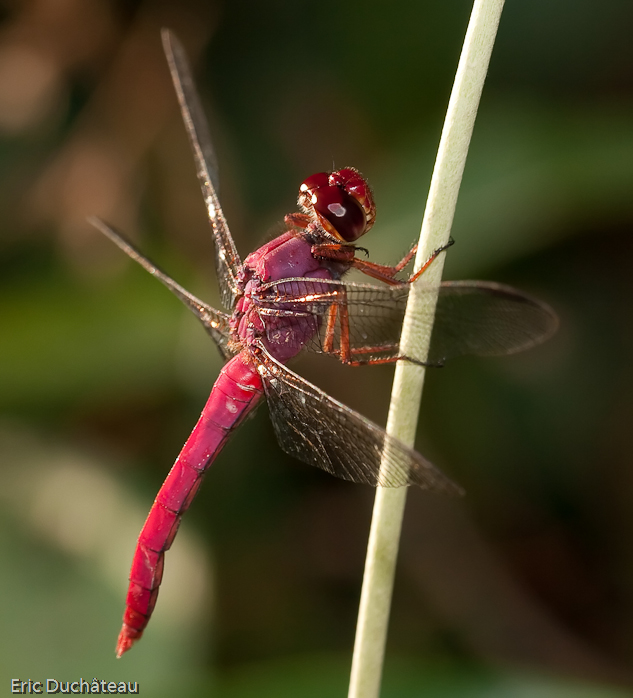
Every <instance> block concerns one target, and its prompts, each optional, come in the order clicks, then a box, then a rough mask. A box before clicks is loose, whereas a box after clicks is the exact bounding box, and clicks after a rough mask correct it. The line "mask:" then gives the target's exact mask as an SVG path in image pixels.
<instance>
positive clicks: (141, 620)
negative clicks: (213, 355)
mask: <svg viewBox="0 0 633 698" xmlns="http://www.w3.org/2000/svg"><path fill="white" fill-rule="evenodd" d="M245 359H246V356H245V355H244V354H243V353H240V354H238V355H237V356H235V357H233V358H232V359H231V360H230V361H229V362H228V363H227V364H226V365H225V366H224V368H223V369H222V371H221V372H220V375H219V376H218V379H217V381H216V382H215V385H214V386H213V389H212V390H211V395H210V396H209V399H208V400H207V404H206V405H205V406H204V409H203V410H202V414H201V415H200V419H199V420H198V423H197V424H196V426H195V427H194V430H193V431H192V432H191V436H190V437H189V438H188V439H187V442H186V443H185V445H184V446H183V448H182V451H181V452H180V454H179V455H178V458H177V459H176V462H175V463H174V465H173V467H172V469H171V471H170V472H169V475H168V476H167V479H166V480H165V482H164V483H163V486H162V487H161V488H160V491H159V492H158V495H157V496H156V499H155V500H154V504H153V505H152V508H151V510H150V512H149V516H148V517H147V520H146V521H145V525H144V526H143V529H142V530H141V534H140V535H139V538H138V543H137V545H136V551H135V552H134V559H133V561H132V569H131V571H130V586H129V588H128V594H127V599H126V604H127V608H126V610H125V613H124V615H123V627H122V628H121V633H120V634H119V640H118V644H117V656H118V657H120V656H121V655H122V654H123V653H124V652H126V651H127V650H128V649H129V648H130V647H131V646H132V644H133V643H134V642H135V641H136V640H138V639H139V638H140V637H141V635H142V633H143V630H144V629H145V626H146V625H147V623H148V621H149V618H150V616H151V614H152V611H153V609H154V605H155V603H156V597H157V596H158V587H159V585H160V582H161V579H162V576H163V562H164V557H165V551H166V550H168V549H169V547H170V546H171V544H172V542H173V540H174V537H175V535H176V532H177V531H178V526H179V524H180V519H181V517H182V514H183V513H184V512H185V511H186V510H187V508H188V507H189V505H190V504H191V501H192V499H193V498H194V496H195V494H196V492H197V491H198V487H199V486H200V483H201V482H202V478H203V476H204V474H205V472H206V470H207V468H208V467H209V466H210V465H211V463H213V461H214V459H215V457H216V456H217V455H218V453H219V452H220V450H221V449H222V447H223V446H224V444H225V443H226V441H227V440H228V438H229V436H230V435H231V433H232V431H233V430H234V429H235V428H236V427H237V426H238V425H239V424H240V422H241V421H242V420H243V419H244V418H245V417H246V415H247V414H248V413H249V412H250V411H251V410H252V409H253V408H254V407H255V406H256V405H257V403H258V402H259V399H260V398H261V396H262V394H263V386H262V382H261V379H260V377H259V374H258V373H257V372H256V370H255V368H254V367H253V365H252V364H251V363H250V362H248V360H245Z"/></svg>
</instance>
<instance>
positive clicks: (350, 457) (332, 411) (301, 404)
mask: <svg viewBox="0 0 633 698" xmlns="http://www.w3.org/2000/svg"><path fill="white" fill-rule="evenodd" d="M258 360H259V371H260V374H261V376H262V380H263V383H264V389H265V391H266V397H267V398H268V406H269V409H270V417H271V419H272V423H273V427H274V429H275V433H276V435H277V440H278V441H279V444H280V446H281V448H282V449H283V450H284V451H285V452H286V453H289V454H290V455H291V456H294V457H295V458H298V459H299V460H302V461H303V462H304V463H307V464H308V465H314V466H316V467H318V468H321V469H322V470H325V471H326V472H328V473H330V474H331V475H334V476H336V477H339V478H342V479H343V480H351V481H352V482H357V483H362V484H366V485H372V486H374V487H375V486H377V485H380V486H382V487H402V486H403V485H410V484H411V485H418V486H420V487H422V488H423V489H428V490H441V491H444V492H446V493H449V494H461V493H462V490H461V489H460V488H459V487H458V486H457V485H455V484H454V483H453V482H451V480H449V479H448V478H447V477H446V476H445V475H444V474H443V473H441V472H440V471H439V470H438V469H437V468H436V467H435V466H433V465H432V464H431V463H429V461H427V460H426V459H425V458H424V457H423V456H421V455H420V454H419V453H418V452H417V451H414V450H412V449H410V448H408V447H407V446H405V445H404V444H403V443H401V442H400V441H398V440H397V439H394V438H392V437H391V436H389V435H388V434H387V433H386V432H385V431H384V429H381V428H380V427H379V426H377V425H376V424H374V423H373V422H371V421H370V420H369V419H366V418H365V417H363V416H362V415H360V414H358V413H357V412H354V410H352V409H350V408H349V407H346V406H345V405H343V404H342V403H340V402H338V400H334V398H332V397H330V396H329V395H327V394H326V393H324V392H323V391H322V390H320V389H319V388H317V387H316V386H314V385H312V384H311V383H308V381H306V380H304V379H303V378H301V376H298V375H297V374H296V373H293V372H292V371H290V370H289V369H288V368H286V366H284V365H282V364H280V363H278V362H277V361H275V359H273V358H272V357H271V356H270V355H269V354H268V353H267V352H266V351H265V350H264V349H263V348H261V351H260V352H258ZM383 454H384V461H383ZM381 462H382V469H381Z"/></svg>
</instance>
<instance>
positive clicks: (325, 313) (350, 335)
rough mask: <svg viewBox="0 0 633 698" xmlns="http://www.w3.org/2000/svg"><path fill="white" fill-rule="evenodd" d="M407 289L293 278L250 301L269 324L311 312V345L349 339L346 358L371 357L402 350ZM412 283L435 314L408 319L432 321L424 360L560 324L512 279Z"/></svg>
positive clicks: (547, 332) (508, 345)
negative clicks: (503, 281)
mask: <svg viewBox="0 0 633 698" xmlns="http://www.w3.org/2000/svg"><path fill="white" fill-rule="evenodd" d="M410 289H411V287H410V286H407V285H403V286H395V287H394V286H373V285H370V284H352V283H347V284H346V283H343V282H341V281H327V282H317V281H315V280H313V279H306V278H293V279H283V280H281V281H277V282H272V283H269V284H266V285H265V286H262V288H261V290H260V292H259V293H258V294H257V296H256V297H255V298H254V300H255V302H256V303H257V305H258V306H260V307H261V308H262V313H263V319H264V321H265V324H266V327H267V330H268V328H271V330H272V331H279V330H280V329H281V328H282V326H285V325H287V326H288V328H292V327H293V326H294V325H296V324H297V323H298V322H299V318H302V319H301V322H303V323H304V324H305V323H306V321H307V318H312V319H313V323H314V327H315V333H314V335H313V336H312V337H311V339H310V340H309V341H306V342H305V346H306V347H307V348H308V349H309V350H312V351H320V352H323V351H325V352H328V353H333V354H338V355H340V353H341V349H342V344H345V343H347V344H348V346H349V349H350V352H351V355H352V358H355V359H361V360H368V361H370V362H372V361H381V360H385V359H393V358H396V357H401V354H400V353H399V346H398V344H399V341H400V333H401V330H402V320H403V317H404V313H405V310H406V306H407V301H408V298H409V292H410ZM417 290H418V291H419V292H420V293H422V294H425V295H427V297H428V300H429V302H431V301H434V300H435V299H436V298H437V306H436V313H435V318H434V320H433V319H432V318H431V316H430V315H429V314H428V313H425V314H421V315H419V316H415V317H413V318H412V322H413V326H414V328H415V330H416V331H417V332H420V333H421V334H422V333H427V332H428V331H429V329H430V325H431V323H433V330H432V334H431V346H430V350H429V354H428V357H427V362H428V363H429V364H433V365H442V364H443V363H444V362H445V361H446V360H447V359H450V358H453V357H455V356H462V355H465V354H471V355H476V356H495V355H503V354H512V353H516V352H519V351H523V350H525V349H529V348H530V347H532V346H534V345H536V344H539V343H540V342H543V341H545V340H546V339H547V338H548V337H550V336H551V335H552V334H553V333H554V332H555V331H556V328H557V327H558V318H557V316H556V314H555V313H554V311H553V310H552V309H551V308H550V307H549V306H548V305H547V304H545V303H542V302H540V301H538V300H536V299H535V298H533V297H532V296H529V295H527V294H525V293H523V292H521V291H517V290H516V289H514V288H512V287H510V286H504V285H501V284H495V283H491V282H485V281H457V282H445V283H443V284H442V285H441V286H440V287H439V288H438V287H428V288H424V287H421V288H418V289H417ZM422 305H423V306H424V305H425V304H424V303H423V304H422Z"/></svg>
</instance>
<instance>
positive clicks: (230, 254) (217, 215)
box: [162, 29, 241, 309]
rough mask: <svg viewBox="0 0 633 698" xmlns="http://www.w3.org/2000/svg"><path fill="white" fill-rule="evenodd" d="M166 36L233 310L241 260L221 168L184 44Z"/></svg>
mask: <svg viewBox="0 0 633 698" xmlns="http://www.w3.org/2000/svg"><path fill="white" fill-rule="evenodd" d="M162 37H163V48H164V50H165V55H166V56H167V62H168V64H169V71H170V73H171V79H172V81H173V83H174V87H175V88H176V94H177V95H178V103H179V104H180V111H181V114H182V119H183V121H184V123H185V128H186V130H187V135H188V136H189V142H190V143H191V148H192V150H193V156H194V159H195V162H196V172H197V174H198V180H199V182H200V186H201V188H202V195H203V196H204V203H205V205H206V207H207V215H208V216H209V221H210V223H211V228H212V230H213V239H214V241H215V255H216V257H215V261H216V270H217V275H218V283H219V285H220V293H221V297H222V303H223V305H224V306H225V307H226V308H229V309H232V308H233V305H234V303H235V296H236V294H237V292H238V285H237V272H238V269H239V267H240V265H241V260H240V257H239V254H238V253H237V249H236V247H235V243H234V242H233V238H232V237H231V233H230V231H229V227H228V225H227V223H226V219H225V218H224V214H223V213H222V208H221V206H220V201H219V199H218V196H217V193H216V187H217V172H218V168H217V161H216V158H215V154H214V151H213V147H212V145H211V138H210V136H209V129H208V127H207V122H206V119H205V117H204V112H203V111H202V106H201V104H200V99H199V97H198V93H197V92H196V88H195V87H194V83H193V79H192V77H191V70H190V69H189V64H188V62H187V57H186V55H185V52H184V49H183V47H182V45H181V43H180V41H178V39H177V38H176V37H175V36H174V35H173V34H172V33H171V32H170V31H169V30H168V29H163V31H162Z"/></svg>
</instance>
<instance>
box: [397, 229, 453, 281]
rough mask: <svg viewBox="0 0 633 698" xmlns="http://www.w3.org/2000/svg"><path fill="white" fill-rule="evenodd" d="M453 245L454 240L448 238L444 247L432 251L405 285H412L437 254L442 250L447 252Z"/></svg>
mask: <svg viewBox="0 0 633 698" xmlns="http://www.w3.org/2000/svg"><path fill="white" fill-rule="evenodd" d="M454 244H455V240H453V238H449V239H448V242H447V243H446V244H445V245H442V246H441V247H438V248H437V249H436V250H434V251H433V252H432V253H431V256H430V257H429V258H428V259H427V260H426V262H424V264H423V265H422V266H421V267H420V269H418V270H417V271H416V272H415V274H412V275H411V276H410V277H409V280H408V281H407V282H406V283H408V284H412V283H413V282H414V281H415V280H416V279H419V278H420V276H422V274H424V272H425V271H426V270H427V269H428V268H429V266H430V265H431V262H432V261H433V260H434V259H435V258H436V257H437V256H438V255H439V254H441V253H442V252H444V250H447V249H448V248H449V247H450V246H451V245H454Z"/></svg>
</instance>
